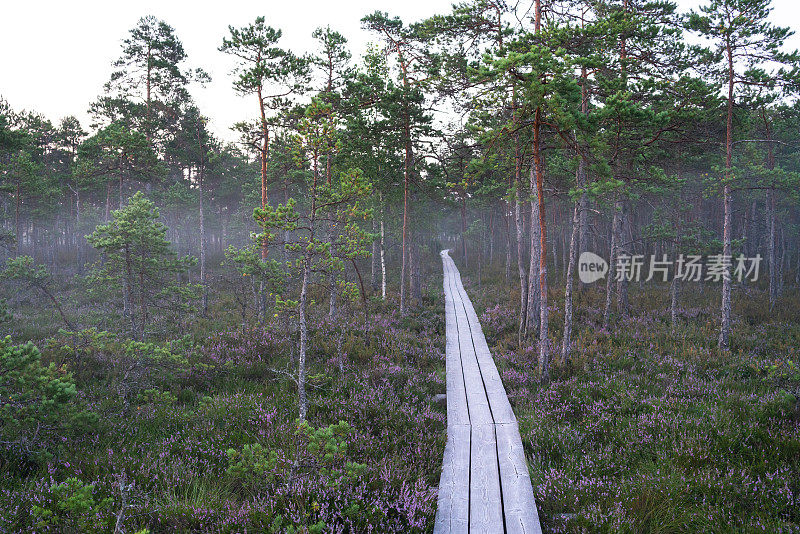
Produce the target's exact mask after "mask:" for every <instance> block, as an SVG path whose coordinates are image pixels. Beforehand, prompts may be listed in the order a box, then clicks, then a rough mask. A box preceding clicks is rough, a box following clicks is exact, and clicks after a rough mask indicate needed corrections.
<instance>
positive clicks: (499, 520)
mask: <svg viewBox="0 0 800 534" xmlns="http://www.w3.org/2000/svg"><path fill="white" fill-rule="evenodd" d="M470 447H471V450H472V452H471V457H470V488H469V531H470V533H471V534H475V533H479V532H487V533H497V532H503V505H502V499H501V497H500V474H499V472H498V468H497V443H496V441H495V434H494V425H474V424H473V425H472V439H471V440H470Z"/></svg>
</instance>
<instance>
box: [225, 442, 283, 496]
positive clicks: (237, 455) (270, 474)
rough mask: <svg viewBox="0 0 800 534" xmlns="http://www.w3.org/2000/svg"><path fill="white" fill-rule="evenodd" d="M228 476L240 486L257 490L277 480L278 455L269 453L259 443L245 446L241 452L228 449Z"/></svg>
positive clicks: (272, 452)
mask: <svg viewBox="0 0 800 534" xmlns="http://www.w3.org/2000/svg"><path fill="white" fill-rule="evenodd" d="M227 454H228V470H227V473H228V476H229V477H231V478H232V479H233V480H234V481H235V482H236V483H237V484H238V485H240V486H242V487H244V488H247V489H250V490H253V491H255V490H257V489H258V487H259V486H260V485H262V484H267V483H270V482H272V481H273V480H275V476H276V468H277V466H278V453H277V452H276V451H267V450H266V449H264V448H263V447H262V446H261V445H259V444H258V443H255V444H253V445H245V446H244V447H243V448H242V450H241V451H237V450H236V449H228V451H227Z"/></svg>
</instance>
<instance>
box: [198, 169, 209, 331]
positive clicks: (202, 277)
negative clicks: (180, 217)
mask: <svg viewBox="0 0 800 534" xmlns="http://www.w3.org/2000/svg"><path fill="white" fill-rule="evenodd" d="M200 157H201V160H200V169H199V173H198V179H197V185H198V188H199V192H200V285H201V286H203V317H206V316H207V315H208V284H207V283H206V210H205V203H204V201H203V197H204V191H203V166H204V164H203V160H202V155H201V156H200Z"/></svg>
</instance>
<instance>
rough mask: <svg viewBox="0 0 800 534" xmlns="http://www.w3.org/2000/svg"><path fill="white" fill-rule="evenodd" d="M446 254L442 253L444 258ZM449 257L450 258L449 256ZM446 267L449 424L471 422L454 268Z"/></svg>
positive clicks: (446, 367)
mask: <svg viewBox="0 0 800 534" xmlns="http://www.w3.org/2000/svg"><path fill="white" fill-rule="evenodd" d="M444 259H445V256H444V255H442V260H444ZM448 259H449V258H448ZM444 267H445V281H444V292H445V306H446V307H445V310H446V312H445V330H446V346H445V383H446V387H447V424H448V426H449V425H464V424H469V409H468V406H467V392H466V386H465V384H464V375H463V370H462V368H461V353H460V349H459V340H458V324H457V320H456V312H455V302H454V299H453V289H452V288H453V284H452V270H451V269H450V268H449V266H448V265H447V263H446V262H445V263H444Z"/></svg>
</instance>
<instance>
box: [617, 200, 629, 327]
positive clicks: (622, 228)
mask: <svg viewBox="0 0 800 534" xmlns="http://www.w3.org/2000/svg"><path fill="white" fill-rule="evenodd" d="M617 211H618V212H619V223H618V225H619V230H618V232H617V257H619V256H620V255H625V256H631V255H632V251H631V249H630V244H631V242H632V239H630V236H629V235H628V234H629V233H630V220H629V218H628V215H629V214H628V209H627V204H626V203H625V202H620V203H619V208H618V209H617ZM628 286H629V284H628V278H627V276H622V277H620V279H619V280H617V310H619V313H620V315H621V316H622V318H623V319H627V318H628V316H629V315H630V303H629V301H628Z"/></svg>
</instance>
